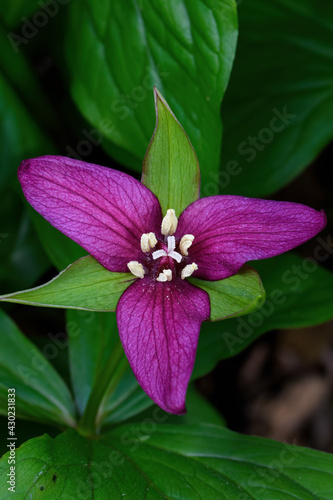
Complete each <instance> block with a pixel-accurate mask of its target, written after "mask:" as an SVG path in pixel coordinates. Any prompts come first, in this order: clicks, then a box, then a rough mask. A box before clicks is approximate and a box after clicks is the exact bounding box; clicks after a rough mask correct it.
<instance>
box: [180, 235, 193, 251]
mask: <svg viewBox="0 0 333 500" xmlns="http://www.w3.org/2000/svg"><path fill="white" fill-rule="evenodd" d="M193 240H194V236H193V234H185V235H184V236H183V237H182V239H181V240H180V243H179V248H180V252H181V254H182V255H188V251H187V250H188V249H189V248H190V246H191V245H192V242H193Z"/></svg>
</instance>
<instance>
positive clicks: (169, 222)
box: [161, 208, 178, 236]
mask: <svg viewBox="0 0 333 500" xmlns="http://www.w3.org/2000/svg"><path fill="white" fill-rule="evenodd" d="M177 224H178V219H177V217H176V212H175V211H174V209H173V208H169V209H168V210H167V213H166V215H165V217H163V220H162V228H161V232H162V234H163V235H164V236H171V235H172V234H174V233H175V232H176V229H177Z"/></svg>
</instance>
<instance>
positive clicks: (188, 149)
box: [142, 89, 200, 217]
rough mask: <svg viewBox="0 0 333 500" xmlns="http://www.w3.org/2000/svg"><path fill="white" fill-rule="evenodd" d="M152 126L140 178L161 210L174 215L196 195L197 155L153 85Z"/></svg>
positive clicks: (197, 190) (197, 181) (197, 195)
mask: <svg viewBox="0 0 333 500" xmlns="http://www.w3.org/2000/svg"><path fill="white" fill-rule="evenodd" d="M154 93H155V107H156V127H155V131H154V135H153V137H152V140H151V142H150V144H149V148H148V151H147V153H146V156H145V159H144V162H143V171H142V182H143V184H145V186H147V187H148V188H149V189H150V190H151V191H152V192H153V193H154V194H155V195H156V196H157V198H158V200H159V202H160V205H161V208H162V214H163V215H165V214H166V212H167V210H168V208H173V209H174V210H175V212H176V215H177V217H179V216H180V214H181V213H182V212H183V210H185V208H186V207H187V206H188V205H190V204H191V203H193V201H195V200H197V199H198V198H199V191H200V170H199V164H198V159H197V156H196V154H195V151H194V149H193V147H192V144H191V143H190V141H189V139H188V137H187V135H186V133H185V131H184V129H183V127H182V126H181V125H180V123H179V122H178V120H177V118H176V117H175V115H174V114H173V112H172V111H171V109H170V107H169V106H168V103H167V102H166V101H165V99H163V97H162V96H161V94H160V93H159V92H158V90H156V89H155V91H154Z"/></svg>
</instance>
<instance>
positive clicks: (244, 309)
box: [189, 266, 265, 321]
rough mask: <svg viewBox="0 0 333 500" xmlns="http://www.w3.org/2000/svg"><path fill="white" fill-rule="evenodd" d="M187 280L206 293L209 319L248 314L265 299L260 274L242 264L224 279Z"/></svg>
mask: <svg viewBox="0 0 333 500" xmlns="http://www.w3.org/2000/svg"><path fill="white" fill-rule="evenodd" d="M189 281H190V282H191V283H192V284H193V285H196V286H198V287H199V288H202V289H203V290H205V291H206V292H207V293H208V295H209V300H210V320H211V321H217V320H219V319H224V318H229V317H234V316H242V315H244V314H249V313H250V312H251V311H254V310H256V309H258V308H259V307H260V306H261V305H262V304H263V302H264V301H265V290H264V288H263V285H262V282H261V280H260V276H259V274H258V273H257V272H256V271H255V270H254V269H252V268H251V267H248V266H243V267H242V268H241V269H240V270H239V272H238V273H237V274H235V275H234V276H230V278H226V279H224V280H219V281H205V280H200V279H197V278H190V279H189Z"/></svg>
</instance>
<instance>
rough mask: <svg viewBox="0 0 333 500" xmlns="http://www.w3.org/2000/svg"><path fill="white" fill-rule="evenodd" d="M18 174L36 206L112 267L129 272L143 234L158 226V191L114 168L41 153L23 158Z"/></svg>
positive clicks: (159, 216)
mask: <svg viewBox="0 0 333 500" xmlns="http://www.w3.org/2000/svg"><path fill="white" fill-rule="evenodd" d="M18 177H19V181H20V183H21V185H22V189H23V193H24V195H25V197H26V199H27V200H28V202H29V203H30V204H31V205H32V206H33V207H34V209H35V210H37V212H39V213H40V214H41V215H42V216H43V217H44V218H45V219H46V220H48V221H49V222H50V223H51V224H52V225H53V226H54V227H56V228H57V229H59V230H60V231H62V232H63V233H64V234H66V235H67V236H69V237H70V238H71V239H72V240H74V241H76V242H77V243H79V245H81V246H82V247H83V248H84V249H85V250H87V252H89V253H90V254H91V255H93V256H94V257H95V258H96V259H97V260H98V261H99V262H100V263H101V264H102V265H103V266H104V267H106V268H107V269H109V270H110V271H118V272H126V271H128V268H127V263H128V262H129V261H131V260H138V258H139V256H140V254H141V250H140V238H141V235H142V234H143V233H147V232H150V231H153V232H157V231H160V226H161V219H162V214H161V208H160V204H159V202H158V200H157V198H156V196H155V195H154V194H153V193H152V192H151V191H149V189H147V188H146V187H145V186H144V185H143V184H141V183H140V182H138V181H137V180H135V179H134V178H133V177H130V176H129V175H127V174H124V173H122V172H118V171H117V170H113V169H111V168H106V167H101V166H99V165H93V164H91V163H85V162H83V161H78V160H72V159H70V158H65V157H62V156H42V157H39V158H34V159H31V160H26V161H23V162H22V163H21V165H20V168H19V172H18Z"/></svg>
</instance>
